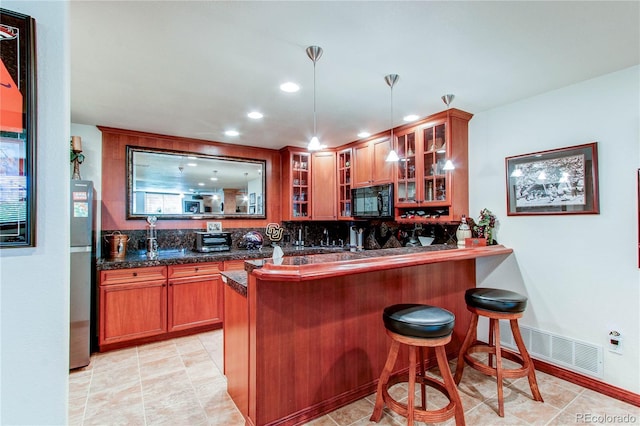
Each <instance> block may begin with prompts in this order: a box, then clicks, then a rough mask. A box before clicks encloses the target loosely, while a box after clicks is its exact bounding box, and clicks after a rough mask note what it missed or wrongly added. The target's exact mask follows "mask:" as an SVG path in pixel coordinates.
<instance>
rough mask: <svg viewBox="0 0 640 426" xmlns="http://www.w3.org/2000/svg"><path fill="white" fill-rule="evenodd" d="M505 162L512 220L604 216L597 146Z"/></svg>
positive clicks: (593, 143) (580, 147)
mask: <svg viewBox="0 0 640 426" xmlns="http://www.w3.org/2000/svg"><path fill="white" fill-rule="evenodd" d="M505 161H506V171H507V173H506V180H507V215H508V216H518V215H545V214H548V215H557V214H599V213H600V207H599V202H598V147H597V143H596V142H592V143H588V144H585V145H578V146H571V147H567V148H560V149H553V150H549V151H541V152H534V153H531V154H525V155H518V156H515V157H507V158H506V160H505Z"/></svg>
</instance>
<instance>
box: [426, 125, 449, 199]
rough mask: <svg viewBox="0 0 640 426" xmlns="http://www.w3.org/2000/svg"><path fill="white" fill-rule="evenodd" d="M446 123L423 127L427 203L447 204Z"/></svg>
mask: <svg viewBox="0 0 640 426" xmlns="http://www.w3.org/2000/svg"><path fill="white" fill-rule="evenodd" d="M446 134H447V132H446V124H445V123H440V124H435V125H434V126H430V127H427V128H424V129H423V135H424V137H423V144H424V145H423V147H422V148H423V149H422V150H423V153H424V154H423V158H424V162H423V164H424V168H423V169H422V175H423V188H425V191H424V202H425V203H426V204H439V205H441V204H446V202H447V199H448V193H447V187H448V186H447V170H445V169H444V166H445V164H446V162H447V159H448V143H447V137H446Z"/></svg>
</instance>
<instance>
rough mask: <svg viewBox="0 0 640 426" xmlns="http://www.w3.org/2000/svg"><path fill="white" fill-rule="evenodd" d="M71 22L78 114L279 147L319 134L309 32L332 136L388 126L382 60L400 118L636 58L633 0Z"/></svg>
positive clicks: (240, 9) (165, 5)
mask: <svg viewBox="0 0 640 426" xmlns="http://www.w3.org/2000/svg"><path fill="white" fill-rule="evenodd" d="M70 24H71V25H70V38H71V51H70V56H71V121H72V122H73V123H77V124H87V125H104V126H109V127H116V128H124V129H132V130H140V131H147V132H153V133H160V134H166V135H176V136H184V137H191V138H197V139H205V140H212V141H219V142H226V143H232V144H242V145H252V146H259V147H267V148H276V149H277V148H281V147H283V146H285V145H292V146H301V147H302V146H306V143H307V141H308V140H309V139H310V137H311V136H312V133H313V62H312V61H311V60H310V59H309V58H308V57H307V55H306V53H305V49H306V48H307V46H310V45H318V46H321V47H322V48H323V49H324V54H323V56H322V57H321V58H320V59H319V60H318V62H317V65H316V96H317V100H316V102H317V104H316V108H317V129H318V131H317V133H318V137H319V138H320V140H321V142H322V143H323V144H326V145H328V146H330V147H333V146H338V145H342V144H345V143H347V142H351V141H354V140H357V139H358V137H357V133H358V132H360V131H362V130H368V131H369V132H371V133H376V132H379V131H382V130H384V129H388V128H390V127H391V91H390V89H389V87H388V86H387V85H386V83H385V81H384V76H385V75H386V74H390V73H395V74H399V76H400V79H399V82H398V83H397V85H396V86H395V87H394V89H393V125H394V126H397V125H400V124H402V123H403V121H402V117H404V116H405V115H407V114H410V113H412V114H417V115H419V116H421V117H424V116H427V115H430V114H433V113H436V112H438V111H441V110H442V109H444V108H446V106H445V104H444V103H443V102H442V100H441V99H440V98H441V96H442V95H444V94H447V93H451V94H454V95H455V99H454V101H453V102H452V104H451V106H452V107H456V108H459V109H462V110H465V111H468V112H471V113H479V112H482V111H485V110H488V109H491V108H495V107H499V106H501V105H505V104H509V103H511V102H514V101H517V100H519V99H523V98H527V97H531V96H535V95H536V94H540V93H544V92H547V91H550V90H554V89H557V88H560V87H563V86H567V85H570V84H573V83H576V82H580V81H584V80H587V79H590V78H594V77H597V76H600V75H603V74H607V73H610V72H613V71H617V70H620V69H624V68H627V67H630V66H633V65H637V64H638V63H640V33H639V31H640V30H639V28H640V3H639V2H637V1H630V2H619V1H603V2H595V1H569V2H560V1H549V2H546V1H540V2H538V1H536V2H528V1H514V2H481V1H473V2H471V1H469V2H466V1H448V2H436V1H421V2H413V1H412V2H410V1H373V2H366V1H341V2H335V1H330V2H308V1H300V2H296V1H291V2H271V1H267V2H247V1H215V2H213V1H206V2H204V1H202V2H201V1H176V2H171V1H140V2H137V1H123V2H112V1H106V2H102V1H80V0H74V1H71V3H70ZM286 81H294V82H297V83H298V84H299V85H300V86H301V90H300V91H299V92H297V93H293V94H291V93H285V92H282V91H281V90H280V89H279V86H280V84H281V83H284V82H286ZM252 110H259V111H261V112H262V113H264V118H262V119H261V120H257V121H256V120H251V119H249V118H247V116H246V114H247V113H248V112H250V111H252ZM227 129H236V130H238V131H239V132H240V135H239V136H236V137H229V136H226V135H225V134H224V131H225V130H227Z"/></svg>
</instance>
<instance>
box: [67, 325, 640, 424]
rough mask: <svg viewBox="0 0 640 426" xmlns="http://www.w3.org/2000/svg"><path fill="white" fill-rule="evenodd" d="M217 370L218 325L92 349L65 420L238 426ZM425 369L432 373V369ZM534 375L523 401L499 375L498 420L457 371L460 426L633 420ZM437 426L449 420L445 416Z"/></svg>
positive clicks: (336, 420) (472, 379)
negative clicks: (501, 408)
mask: <svg viewBox="0 0 640 426" xmlns="http://www.w3.org/2000/svg"><path fill="white" fill-rule="evenodd" d="M505 362H507V361H505ZM222 371H223V364H222V331H221V330H217V331H213V332H208V333H202V334H198V335H194V336H188V337H183V338H178V339H173V340H169V341H164V342H158V343H151V344H147V345H142V346H137V347H134V348H128V349H122V350H118V351H112V352H107V353H103V354H94V355H93V356H92V357H91V364H90V365H89V366H88V367H85V368H83V369H78V370H74V371H72V372H71V373H70V375H69V424H70V425H185V426H186V425H224V426H236V425H237V426H241V425H244V420H243V418H242V415H241V414H240V412H239V411H238V410H237V409H236V406H235V405H234V403H233V401H232V400H231V398H230V397H229V395H228V394H227V392H226V379H225V377H224V375H223V374H222ZM430 374H436V375H437V370H434V371H433V372H431V373H430ZM536 374H537V378H538V384H539V386H540V391H541V393H542V396H543V398H544V400H545V402H544V403H539V402H536V401H533V400H532V399H531V392H530V390H529V385H528V382H527V379H526V378H521V379H517V380H512V381H509V380H505V391H504V395H505V417H504V418H501V417H499V416H498V415H497V400H496V385H495V380H494V379H492V378H490V377H486V376H484V375H482V374H481V373H479V372H477V371H475V370H473V369H472V368H469V367H467V368H465V370H464V375H463V377H462V381H461V384H460V387H459V390H460V396H461V399H462V405H463V407H464V409H465V419H466V423H467V425H469V426H493V425H514V426H515V425H573V424H585V423H586V424H589V423H591V424H595V423H598V424H625V425H626V424H636V425H640V408H638V407H634V406H632V405H629V404H626V403H623V402H621V401H618V400H616V399H612V398H609V397H607V396H604V395H601V394H598V393H596V392H593V391H591V390H588V389H585V388H582V387H580V386H577V385H574V384H572V383H569V382H566V381H564V380H560V379H557V378H555V377H553V376H550V375H547V374H544V373H541V372H537V373H536ZM274 391H277V390H275V389H274ZM391 392H392V395H394V397H396V398H398V399H401V395H403V394H404V395H406V384H398V385H396V386H395V387H394V388H393V389H392V390H391ZM445 401H446V399H445V398H444V397H443V396H442V395H440V394H439V393H437V392H435V391H431V392H429V394H428V403H429V404H430V405H429V408H430V409H431V408H438V407H441V406H443V405H444V403H445ZM374 402H375V394H372V395H369V396H367V397H365V398H363V399H360V400H358V401H356V402H354V403H352V404H350V405H348V406H346V407H343V408H340V409H337V410H335V411H333V412H331V413H329V414H327V415H325V416H322V417H320V418H318V419H316V420H313V421H312V422H310V423H308V425H313V426H347V425H351V426H360V425H370V424H375V423H373V422H370V421H369V417H370V416H371V413H372V411H373V404H374ZM625 416H626V417H625ZM378 424H379V425H393V426H399V425H404V424H406V421H405V419H404V418H401V417H399V416H397V415H396V414H395V413H393V412H390V411H388V410H387V409H386V408H385V411H384V415H383V417H382V419H381V420H380V422H379V423H378ZM416 424H417V425H424V423H416ZM444 424H446V425H454V424H455V422H454V419H450V420H449V421H448V422H446V423H444Z"/></svg>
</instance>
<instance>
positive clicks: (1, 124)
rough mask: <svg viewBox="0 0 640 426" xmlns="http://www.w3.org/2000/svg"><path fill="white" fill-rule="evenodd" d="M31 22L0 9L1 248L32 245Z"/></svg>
mask: <svg viewBox="0 0 640 426" xmlns="http://www.w3.org/2000/svg"><path fill="white" fill-rule="evenodd" d="M35 52H36V50H35V20H34V19H33V18H31V17H29V16H27V15H23V14H20V13H15V12H12V11H10V10H7V9H2V8H0V248H19V247H35V245H36V168H35V165H36V53H35Z"/></svg>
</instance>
